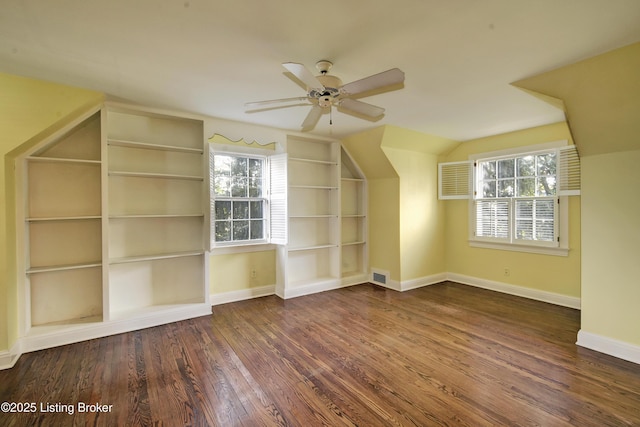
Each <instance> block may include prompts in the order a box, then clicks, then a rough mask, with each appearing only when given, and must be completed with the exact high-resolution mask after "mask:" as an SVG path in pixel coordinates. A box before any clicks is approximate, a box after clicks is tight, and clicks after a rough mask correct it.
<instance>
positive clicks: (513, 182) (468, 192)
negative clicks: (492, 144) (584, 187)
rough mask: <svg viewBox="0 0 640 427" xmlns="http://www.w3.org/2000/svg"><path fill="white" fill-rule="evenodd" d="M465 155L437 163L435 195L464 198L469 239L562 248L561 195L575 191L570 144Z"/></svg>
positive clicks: (576, 168)
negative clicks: (467, 208)
mask: <svg viewBox="0 0 640 427" xmlns="http://www.w3.org/2000/svg"><path fill="white" fill-rule="evenodd" d="M470 158H471V160H469V161H460V162H451V163H441V164H439V165H438V181H439V183H438V186H439V194H438V197H439V198H440V199H445V200H446V199H464V198H467V199H470V202H469V203H470V222H469V225H470V242H471V243H472V244H474V245H475V244H477V245H480V244H482V245H483V246H484V245H493V246H489V247H498V246H495V245H509V246H510V247H513V248H526V247H529V248H542V249H544V248H547V249H544V250H545V251H549V250H552V251H557V250H563V251H565V253H566V250H567V249H568V231H567V230H568V210H567V200H566V197H564V196H572V195H579V194H580V158H579V156H578V152H577V150H576V147H575V146H574V145H569V146H567V145H566V141H558V142H555V143H548V144H541V145H538V146H531V147H529V148H527V147H523V148H520V149H514V150H506V151H501V152H493V153H486V154H484V155H483V154H479V155H474V156H471V157H470ZM503 247H505V248H506V246H503ZM554 248H557V249H554ZM514 250H526V249H514Z"/></svg>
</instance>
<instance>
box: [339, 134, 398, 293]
mask: <svg viewBox="0 0 640 427" xmlns="http://www.w3.org/2000/svg"><path fill="white" fill-rule="evenodd" d="M384 134H385V127H378V128H375V129H373V130H370V131H367V132H362V133H360V134H356V135H352V136H350V137H348V138H346V139H344V140H343V141H342V144H343V145H344V146H345V148H346V149H347V150H348V151H349V154H350V155H351V156H352V157H353V160H355V162H356V163H357V164H358V166H359V167H360V169H361V170H362V173H364V175H365V177H366V178H367V186H368V196H367V197H368V206H367V219H368V226H369V231H368V232H369V242H368V243H369V266H370V268H372V269H376V270H382V271H387V272H389V275H390V278H391V279H393V280H397V281H400V280H401V277H402V274H401V268H400V180H399V179H398V174H397V172H396V170H395V169H394V167H393V166H392V165H391V163H390V162H389V159H388V158H387V156H386V154H385V153H384V151H383V150H382V139H383V136H384Z"/></svg>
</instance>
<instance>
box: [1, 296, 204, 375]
mask: <svg viewBox="0 0 640 427" xmlns="http://www.w3.org/2000/svg"><path fill="white" fill-rule="evenodd" d="M210 314H211V306H209V305H208V304H193V305H190V306H187V307H175V308H172V309H166V310H162V311H150V312H149V313H147V314H144V315H137V316H136V317H135V318H122V319H119V320H109V321H105V322H96V323H90V324H77V325H73V326H71V325H63V326H61V327H59V326H45V327H37V328H32V330H31V331H30V332H29V333H28V334H27V336H25V337H23V338H20V339H19V340H18V341H17V342H16V343H15V344H14V346H13V347H12V348H11V349H10V350H8V351H7V350H4V351H0V370H2V369H8V368H11V367H13V366H14V365H15V363H16V361H17V360H18V358H19V357H20V356H21V355H22V354H24V353H29V352H32V351H38V350H43V349H45V348H51V347H58V346H62V345H66V344H73V343H77V342H81V341H86V340H90V339H94V338H102V337H107V336H111V335H116V334H120V333H125V332H131V331H136V330H139V329H145V328H150V327H153V326H159V325H164V324H167V323H172V322H178V321H180V320H187V319H192V318H194V317H199V316H208V315H210Z"/></svg>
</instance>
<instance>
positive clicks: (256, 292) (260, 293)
mask: <svg viewBox="0 0 640 427" xmlns="http://www.w3.org/2000/svg"><path fill="white" fill-rule="evenodd" d="M275 293H276V285H268V286H261V287H259V288H249V289H241V290H238V291H230V292H223V293H221V294H211V296H210V299H211V305H220V304H227V303H230V302H237V301H244V300H248V299H252V298H260V297H266V296H269V295H273V294H275Z"/></svg>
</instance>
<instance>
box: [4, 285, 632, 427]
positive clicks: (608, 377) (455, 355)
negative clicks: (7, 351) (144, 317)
mask: <svg viewBox="0 0 640 427" xmlns="http://www.w3.org/2000/svg"><path fill="white" fill-rule="evenodd" d="M578 329H579V312H578V311H576V310H572V309H568V308H563V307H557V306H553V305H550V304H545V303H540V302H536V301H531V300H527V299H523V298H518V297H514V296H509V295H503V294H499V293H495V292H491V291H486V290H482V289H476V288H473V287H468V286H464V285H459V284H454V283H449V282H445V283H441V284H438V285H433V286H428V287H425V288H421V289H416V290H413V291H408V292H404V293H398V292H394V291H390V290H385V289H382V288H379V287H376V286H373V285H368V284H365V285H359V286H354V287H350V288H345V289H341V290H337V291H331V292H324V293H321V294H316V295H311V296H307V297H300V298H295V299H291V300H286V301H283V300H280V299H279V298H277V297H275V296H273V297H265V298H259V299H255V300H250V301H244V302H238V303H233V304H225V305H221V306H216V307H214V314H213V315H212V316H206V317H201V318H198V319H193V320H188V321H183V322H178V323H173V324H170V325H166V326H160V327H156V328H151V329H146V330H143V331H138V332H131V333H127V334H122V335H117V336H112V337H107V338H103V339H97V340H91V341H86V342H82V343H78V344H73V345H69V346H64V347H59V348H55V349H49V350H43V351H39V352H34V353H30V354H25V355H23V356H22V357H21V359H20V360H19V361H18V363H17V364H16V366H15V367H14V368H12V369H10V370H5V371H0V402H5V401H8V402H14V403H16V404H17V403H22V404H24V403H35V404H36V405H37V410H36V411H35V412H34V413H21V414H16V413H13V414H11V413H1V412H0V425H2V426H23V425H24V426H27V425H28V426H33V425H46V426H66V425H105V426H115V425H122V426H124V425H127V426H134V425H167V426H182V425H221V426H236V425H237V426H257V425H264V426H271V425H289V426H315V425H327V426H343V425H345V426H354V425H358V426H387V425H389V426H397V425H407V426H431V425H468V426H485V425H541V426H568V425H572V426H620V425H640V365H636V364H633V363H630V362H625V361H622V360H619V359H616V358H613V357H609V356H606V355H602V354H599V353H596V352H593V351H590V350H587V349H583V348H580V347H577V346H576V345H575V341H576V334H577V331H578ZM80 402H82V403H86V404H96V403H101V404H103V405H107V406H105V407H102V408H101V409H104V410H107V412H95V411H93V412H87V409H92V410H96V409H98V408H97V407H88V408H87V407H83V406H82V403H80ZM42 405H44V406H42ZM47 405H49V406H47ZM108 405H111V406H110V407H109V406H108ZM47 409H49V410H50V411H49V412H44V411H43V410H47ZM82 410H84V412H81V411H82ZM56 411H58V412H56ZM69 412H73V413H72V414H69Z"/></svg>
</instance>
